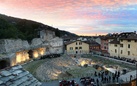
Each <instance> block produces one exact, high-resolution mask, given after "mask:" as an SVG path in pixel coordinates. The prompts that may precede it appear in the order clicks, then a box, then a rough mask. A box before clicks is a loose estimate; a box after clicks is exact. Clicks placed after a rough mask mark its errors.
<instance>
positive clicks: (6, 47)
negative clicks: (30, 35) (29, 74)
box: [0, 39, 30, 53]
mask: <svg viewBox="0 0 137 86" xmlns="http://www.w3.org/2000/svg"><path fill="white" fill-rule="evenodd" d="M29 47H30V46H29V44H28V42H27V41H23V40H21V39H16V40H14V39H2V40H0V48H1V49H0V53H15V52H17V51H20V50H23V49H28V48H29Z"/></svg>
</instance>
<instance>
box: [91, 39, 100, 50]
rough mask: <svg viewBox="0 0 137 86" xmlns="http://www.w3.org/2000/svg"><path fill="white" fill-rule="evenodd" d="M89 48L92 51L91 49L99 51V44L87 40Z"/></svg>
mask: <svg viewBox="0 0 137 86" xmlns="http://www.w3.org/2000/svg"><path fill="white" fill-rule="evenodd" d="M89 49H90V52H92V51H99V50H100V49H101V48H100V44H98V43H97V42H95V41H90V42H89Z"/></svg>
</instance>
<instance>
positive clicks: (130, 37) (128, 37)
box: [120, 33, 137, 40]
mask: <svg viewBox="0 0 137 86" xmlns="http://www.w3.org/2000/svg"><path fill="white" fill-rule="evenodd" d="M120 39H123V40H137V34H134V33H133V34H129V35H122V36H121V37H120Z"/></svg>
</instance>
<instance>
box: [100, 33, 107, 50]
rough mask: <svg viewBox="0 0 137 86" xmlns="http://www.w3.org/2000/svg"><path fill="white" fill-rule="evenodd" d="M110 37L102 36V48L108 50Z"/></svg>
mask: <svg viewBox="0 0 137 86" xmlns="http://www.w3.org/2000/svg"><path fill="white" fill-rule="evenodd" d="M108 43H109V41H108V37H106V36H102V37H101V50H103V51H106V52H108Z"/></svg>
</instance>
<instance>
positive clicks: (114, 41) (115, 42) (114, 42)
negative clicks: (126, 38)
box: [109, 39, 120, 44]
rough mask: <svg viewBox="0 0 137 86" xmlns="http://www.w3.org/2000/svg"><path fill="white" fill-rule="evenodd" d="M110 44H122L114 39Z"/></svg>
mask: <svg viewBox="0 0 137 86" xmlns="http://www.w3.org/2000/svg"><path fill="white" fill-rule="evenodd" d="M109 43H110V44H120V41H118V40H117V39H114V40H113V41H111V42H109Z"/></svg>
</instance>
